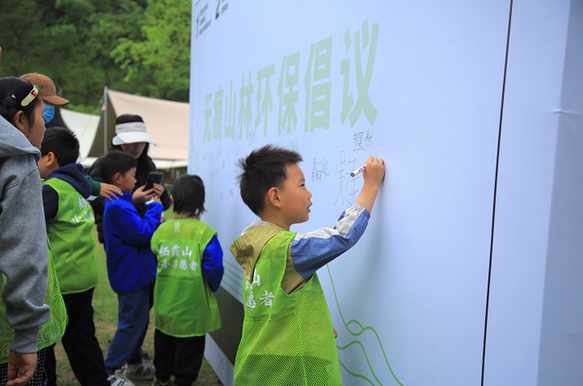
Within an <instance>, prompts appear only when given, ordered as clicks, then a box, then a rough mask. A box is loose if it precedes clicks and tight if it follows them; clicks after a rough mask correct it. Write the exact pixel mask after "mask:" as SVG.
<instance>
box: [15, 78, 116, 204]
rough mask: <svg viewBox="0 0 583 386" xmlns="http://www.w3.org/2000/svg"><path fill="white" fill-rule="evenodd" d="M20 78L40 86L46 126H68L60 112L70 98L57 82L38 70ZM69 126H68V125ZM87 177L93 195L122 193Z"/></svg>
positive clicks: (108, 195) (114, 195)
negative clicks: (61, 94) (63, 93)
mask: <svg viewBox="0 0 583 386" xmlns="http://www.w3.org/2000/svg"><path fill="white" fill-rule="evenodd" d="M20 79H23V80H26V81H27V82H29V83H31V84H35V85H37V86H38V87H39V94H40V96H41V98H42V101H43V106H44V108H45V112H44V115H43V119H44V121H45V126H46V127H47V128H49V127H67V125H66V124H65V121H63V119H62V117H61V113H60V106H65V105H66V104H68V103H69V100H68V99H65V98H63V97H60V96H58V95H57V88H56V87H55V83H54V82H53V80H52V79H51V78H49V77H48V76H46V75H43V74H39V73H38V72H31V73H28V74H24V75H21V76H20ZM56 117H58V118H59V122H57V123H58V124H54V123H56V122H54V119H55V118H56ZM67 128H68V127H67ZM87 179H88V180H89V182H90V183H91V195H92V196H101V197H104V198H107V199H109V200H112V199H113V198H115V199H117V196H116V194H117V195H121V191H120V190H119V189H117V188H115V187H114V186H113V185H110V184H105V183H100V182H99V181H94V180H93V178H91V177H90V176H87Z"/></svg>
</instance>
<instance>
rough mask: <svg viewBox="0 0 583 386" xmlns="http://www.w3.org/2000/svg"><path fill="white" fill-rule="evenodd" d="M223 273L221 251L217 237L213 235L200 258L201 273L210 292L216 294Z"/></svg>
mask: <svg viewBox="0 0 583 386" xmlns="http://www.w3.org/2000/svg"><path fill="white" fill-rule="evenodd" d="M224 272H225V268H224V267H223V249H222V248H221V244H220V243H219V239H218V238H217V235H214V236H213V238H212V239H211V241H210V242H209V243H208V244H207V246H206V248H205V249H204V254H203V257H202V273H203V275H204V277H205V278H206V281H207V282H208V283H209V287H210V288H211V291H213V292H217V290H218V289H219V285H221V280H222V279H223V273H224Z"/></svg>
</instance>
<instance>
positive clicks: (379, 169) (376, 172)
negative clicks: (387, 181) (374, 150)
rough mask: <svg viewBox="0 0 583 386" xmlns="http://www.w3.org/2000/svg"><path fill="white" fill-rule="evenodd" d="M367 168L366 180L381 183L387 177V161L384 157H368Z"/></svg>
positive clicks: (364, 174)
mask: <svg viewBox="0 0 583 386" xmlns="http://www.w3.org/2000/svg"><path fill="white" fill-rule="evenodd" d="M365 165H366V169H364V172H363V177H364V182H365V183H367V182H370V183H374V184H378V185H380V183H381V181H382V180H383V178H385V161H383V159H382V158H374V157H372V156H371V157H368V160H366V162H365Z"/></svg>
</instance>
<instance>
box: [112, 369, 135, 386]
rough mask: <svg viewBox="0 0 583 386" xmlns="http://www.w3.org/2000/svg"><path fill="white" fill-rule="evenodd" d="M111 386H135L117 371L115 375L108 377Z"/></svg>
mask: <svg viewBox="0 0 583 386" xmlns="http://www.w3.org/2000/svg"><path fill="white" fill-rule="evenodd" d="M107 380H108V381H109V383H110V385H111V386H135V385H134V383H133V382H132V381H130V380H129V379H127V378H126V377H125V376H124V375H123V372H122V371H121V370H115V374H111V375H110V376H108V377H107Z"/></svg>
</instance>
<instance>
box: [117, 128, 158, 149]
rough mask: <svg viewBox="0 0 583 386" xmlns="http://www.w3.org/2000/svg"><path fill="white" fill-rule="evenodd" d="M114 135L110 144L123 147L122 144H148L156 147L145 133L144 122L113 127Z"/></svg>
mask: <svg viewBox="0 0 583 386" xmlns="http://www.w3.org/2000/svg"><path fill="white" fill-rule="evenodd" d="M115 134H116V136H115V137H113V139H112V140H111V143H113V144H114V145H123V144H124V143H136V142H149V143H151V144H152V145H154V146H156V142H154V140H153V139H152V137H150V135H149V134H148V133H147V132H146V124H145V123H144V122H127V123H120V124H117V125H115Z"/></svg>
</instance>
